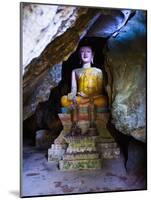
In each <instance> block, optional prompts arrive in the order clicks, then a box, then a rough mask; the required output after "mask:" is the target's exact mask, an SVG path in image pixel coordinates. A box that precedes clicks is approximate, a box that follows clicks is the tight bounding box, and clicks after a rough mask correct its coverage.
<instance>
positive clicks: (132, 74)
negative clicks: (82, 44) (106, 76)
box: [105, 11, 146, 142]
mask: <svg viewBox="0 0 151 200" xmlns="http://www.w3.org/2000/svg"><path fill="white" fill-rule="evenodd" d="M105 66H107V68H109V69H110V73H111V75H112V76H111V77H110V79H112V80H110V83H112V85H111V90H112V97H111V98H112V100H111V101H112V107H111V114H112V123H113V124H114V125H115V127H116V129H117V130H119V131H120V132H122V133H123V134H126V135H131V136H133V137H134V138H136V139H137V140H140V141H143V142H145V140H146V12H145V11H136V13H135V15H134V16H133V17H132V18H131V19H130V20H129V21H128V22H127V24H126V25H125V26H124V27H123V28H122V29H121V30H120V31H119V34H117V35H116V36H115V37H114V36H112V37H110V38H109V40H108V51H107V52H106V64H105Z"/></svg>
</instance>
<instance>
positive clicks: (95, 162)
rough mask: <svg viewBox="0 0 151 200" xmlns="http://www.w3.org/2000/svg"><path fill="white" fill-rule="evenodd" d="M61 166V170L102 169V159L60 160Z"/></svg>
mask: <svg viewBox="0 0 151 200" xmlns="http://www.w3.org/2000/svg"><path fill="white" fill-rule="evenodd" d="M59 167H60V170H61V171H70V170H72V171H73V170H74V171H75V170H92V169H93V170H94V169H95V170H96V169H101V159H92V160H90V159H86V160H60V161H59Z"/></svg>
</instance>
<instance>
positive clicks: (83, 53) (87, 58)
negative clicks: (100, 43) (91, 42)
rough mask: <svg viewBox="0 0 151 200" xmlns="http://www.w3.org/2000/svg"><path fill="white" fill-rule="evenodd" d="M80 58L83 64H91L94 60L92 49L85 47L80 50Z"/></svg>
mask: <svg viewBox="0 0 151 200" xmlns="http://www.w3.org/2000/svg"><path fill="white" fill-rule="evenodd" d="M80 58H81V61H82V62H83V63H91V61H92V59H93V52H92V49H91V47H89V46H83V47H81V48H80Z"/></svg>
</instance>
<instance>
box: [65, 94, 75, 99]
mask: <svg viewBox="0 0 151 200" xmlns="http://www.w3.org/2000/svg"><path fill="white" fill-rule="evenodd" d="M67 97H68V99H69V100H74V99H75V94H74V93H72V92H70V93H68V95H67Z"/></svg>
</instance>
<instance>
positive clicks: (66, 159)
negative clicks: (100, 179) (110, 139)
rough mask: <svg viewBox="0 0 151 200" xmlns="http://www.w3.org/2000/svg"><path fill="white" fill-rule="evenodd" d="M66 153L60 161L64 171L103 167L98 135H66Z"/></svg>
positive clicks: (60, 166) (61, 168)
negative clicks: (98, 147)
mask: <svg viewBox="0 0 151 200" xmlns="http://www.w3.org/2000/svg"><path fill="white" fill-rule="evenodd" d="M65 140H66V142H67V143H68V147H67V150H66V153H65V154H64V156H63V158H62V160H60V161H59V168H60V170H62V171H68V170H85V169H101V163H102V162H101V158H100V155H99V153H98V151H97V148H96V141H97V136H88V135H81V136H80V135H78V136H70V135H69V136H65Z"/></svg>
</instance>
